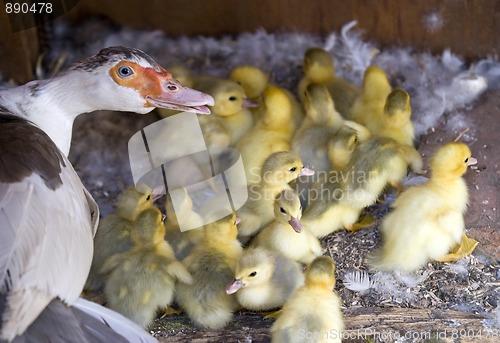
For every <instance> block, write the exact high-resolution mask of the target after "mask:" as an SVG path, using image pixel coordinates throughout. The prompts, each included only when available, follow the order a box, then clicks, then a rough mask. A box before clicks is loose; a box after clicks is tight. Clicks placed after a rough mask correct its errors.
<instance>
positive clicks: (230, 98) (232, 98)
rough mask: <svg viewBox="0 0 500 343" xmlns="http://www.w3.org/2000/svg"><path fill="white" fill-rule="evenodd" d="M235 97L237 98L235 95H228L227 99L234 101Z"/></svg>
mask: <svg viewBox="0 0 500 343" xmlns="http://www.w3.org/2000/svg"><path fill="white" fill-rule="evenodd" d="M236 99H238V98H237V97H235V96H230V97H229V101H236Z"/></svg>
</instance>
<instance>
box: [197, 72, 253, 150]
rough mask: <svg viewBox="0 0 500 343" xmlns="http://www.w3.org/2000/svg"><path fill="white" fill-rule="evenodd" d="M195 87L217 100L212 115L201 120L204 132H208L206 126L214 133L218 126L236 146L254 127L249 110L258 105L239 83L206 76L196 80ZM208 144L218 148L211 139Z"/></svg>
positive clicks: (212, 108)
mask: <svg viewBox="0 0 500 343" xmlns="http://www.w3.org/2000/svg"><path fill="white" fill-rule="evenodd" d="M194 87H195V88H196V89H203V91H204V92H206V93H208V94H210V95H212V96H213V98H214V100H215V104H214V106H212V107H210V110H211V112H212V115H211V116H204V117H203V118H202V117H200V118H199V119H200V123H201V125H202V129H203V131H206V130H207V129H206V128H205V126H208V128H210V130H211V132H213V131H214V130H215V128H214V126H216V124H217V125H218V126H219V130H221V131H223V132H226V133H227V135H228V136H229V138H230V139H229V144H230V145H234V144H235V143H236V142H237V141H238V140H239V139H240V138H241V137H242V136H243V135H244V134H245V133H246V132H247V131H248V130H250V128H251V127H252V126H253V117H252V113H251V112H250V111H249V110H248V108H249V107H256V106H257V105H258V104H257V103H255V102H253V101H252V100H250V99H247V95H246V94H245V90H244V89H243V87H242V86H241V85H239V84H238V83H236V82H234V81H232V80H224V79H220V78H216V77H211V76H204V77H200V78H198V79H197V80H196V82H195V83H194ZM209 137H210V136H209ZM207 143H208V145H209V146H218V145H213V144H210V143H211V141H210V139H208V142H207Z"/></svg>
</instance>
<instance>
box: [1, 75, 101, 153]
mask: <svg viewBox="0 0 500 343" xmlns="http://www.w3.org/2000/svg"><path fill="white" fill-rule="evenodd" d="M78 76H79V75H78V74H76V75H75V74H74V73H72V74H71V77H69V74H65V75H62V76H61V77H57V78H54V79H50V80H43V81H32V82H29V83H27V84H25V85H22V86H19V87H16V88H12V89H7V90H3V91H0V105H1V106H3V107H6V108H7V109H8V110H10V111H11V112H12V113H13V114H15V115H17V116H19V117H22V118H25V119H27V120H29V121H31V122H33V123H35V124H36V125H38V126H39V127H40V128H41V129H42V130H43V131H45V132H46V133H47V134H48V135H49V137H50V138H51V139H52V140H53V141H54V142H55V144H56V145H57V146H58V147H59V149H61V151H62V152H63V153H64V154H65V155H66V156H67V155H68V153H69V148H70V144H71V135H72V129H73V122H74V120H75V118H76V117H77V116H78V115H79V114H80V113H85V112H91V111H94V110H96V109H98V108H96V106H95V99H94V100H93V101H94V102H93V101H92V98H91V97H89V92H88V91H87V90H88V88H87V87H91V85H88V84H86V83H85V82H82V81H83V80H82V78H79V77H78ZM90 93H92V92H90ZM93 103H94V105H92V104H93Z"/></svg>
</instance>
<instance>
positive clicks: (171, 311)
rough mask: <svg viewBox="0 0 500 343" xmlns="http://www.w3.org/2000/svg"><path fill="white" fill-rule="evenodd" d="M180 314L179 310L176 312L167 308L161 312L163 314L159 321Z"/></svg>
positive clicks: (169, 307) (171, 308)
mask: <svg viewBox="0 0 500 343" xmlns="http://www.w3.org/2000/svg"><path fill="white" fill-rule="evenodd" d="M181 313H182V310H181V309H179V310H177V309H175V308H173V307H172V306H167V307H166V308H165V309H164V310H163V314H162V315H161V317H160V319H163V318H165V317H168V316H171V315H173V314H181Z"/></svg>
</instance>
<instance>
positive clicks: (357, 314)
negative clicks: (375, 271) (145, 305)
mask: <svg viewBox="0 0 500 343" xmlns="http://www.w3.org/2000/svg"><path fill="white" fill-rule="evenodd" d="M485 319H486V317H485V316H484V315H481V314H474V313H466V312H460V311H454V310H440V309H411V308H399V307H393V308H379V307H376V308H373V307H372V308H365V307H359V308H349V309H346V310H344V321H345V325H346V330H345V331H344V332H343V333H342V337H343V338H344V339H343V342H366V340H367V339H370V338H371V339H375V338H376V339H380V340H381V341H383V342H386V341H387V342H392V341H395V340H396V339H398V338H402V337H405V338H418V339H420V340H419V341H424V340H425V339H431V338H434V339H435V338H438V339H461V340H463V341H467V340H469V339H471V340H472V341H474V339H476V340H478V339H479V341H481V342H488V341H489V340H490V339H491V342H493V341H495V339H498V334H499V331H498V330H496V331H495V330H492V331H488V330H486V328H485V326H484V324H483V321H484V320H485ZM272 323H273V320H269V319H263V318H261V317H259V316H255V315H235V319H234V321H233V322H232V323H230V324H229V325H228V327H226V328H225V329H223V330H218V331H210V330H200V329H193V328H192V326H191V325H190V323H189V320H188V319H187V318H186V317H185V316H175V317H171V318H167V319H163V320H162V321H160V322H158V323H157V328H158V329H157V330H153V331H154V332H157V331H158V332H159V331H161V332H163V333H165V332H167V333H170V334H169V335H168V337H159V341H160V342H165V343H166V342H171V343H174V342H191V343H206V342H253V343H260V342H269V340H270V336H269V328H270V327H271V325H272ZM160 328H161V329H160ZM323 334H324V335H328V334H330V335H331V334H333V333H323ZM311 335H312V333H311ZM318 335H319V334H318Z"/></svg>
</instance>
